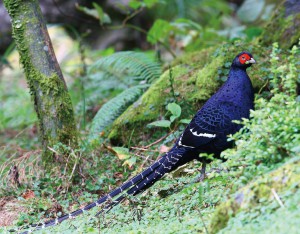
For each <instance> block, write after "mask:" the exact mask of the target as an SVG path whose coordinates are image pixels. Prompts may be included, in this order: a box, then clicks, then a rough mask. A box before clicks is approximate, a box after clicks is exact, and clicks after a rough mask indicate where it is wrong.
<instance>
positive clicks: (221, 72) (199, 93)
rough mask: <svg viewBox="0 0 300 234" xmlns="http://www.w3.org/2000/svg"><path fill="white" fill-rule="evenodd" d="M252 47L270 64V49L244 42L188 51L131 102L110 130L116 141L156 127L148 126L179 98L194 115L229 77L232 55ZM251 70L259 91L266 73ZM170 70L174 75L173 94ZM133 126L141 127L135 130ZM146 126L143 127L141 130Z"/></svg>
mask: <svg viewBox="0 0 300 234" xmlns="http://www.w3.org/2000/svg"><path fill="white" fill-rule="evenodd" d="M243 50H248V51H251V52H252V53H253V55H254V57H255V59H256V60H257V61H258V63H259V64H260V67H262V66H268V60H267V59H266V58H267V56H268V55H269V51H268V50H267V49H264V48H261V47H259V46H255V45H253V44H245V43H243V42H235V43H234V44H232V43H228V44H224V45H221V46H219V47H218V48H217V49H216V48H213V49H212V48H210V49H207V50H203V51H198V52H193V53H190V54H185V55H184V56H183V57H182V58H178V59H176V60H175V62H174V63H173V67H172V68H171V69H170V70H167V71H165V72H164V74H163V75H162V76H161V77H160V78H159V79H158V80H157V81H156V82H155V83H154V84H153V85H152V86H151V87H150V88H149V89H148V90H147V91H146V92H145V93H144V95H143V96H142V97H141V99H140V100H139V101H138V102H136V103H134V104H133V105H131V106H130V107H129V108H128V109H127V110H126V111H125V112H124V113H123V114H122V115H121V116H120V117H119V118H118V119H117V120H116V121H115V122H114V123H113V126H112V128H111V132H110V134H109V138H110V139H111V140H112V141H113V143H117V144H126V143H128V138H129V136H130V135H131V134H132V132H133V131H134V134H133V138H132V139H131V140H133V142H134V143H138V142H139V141H140V140H141V139H143V137H144V135H148V134H151V133H152V132H153V130H151V129H148V128H145V126H146V125H147V124H148V123H150V122H152V121H155V120H158V119H161V118H164V115H165V114H166V108H165V106H166V105H167V104H168V103H169V102H174V101H175V102H177V103H179V104H180V105H181V107H182V108H183V116H182V117H183V118H191V117H192V116H193V115H194V113H195V112H196V111H197V109H199V108H200V107H201V106H202V105H203V104H204V103H205V102H206V100H207V99H208V98H209V97H210V96H211V95H212V94H213V93H214V92H216V90H217V89H218V88H219V87H220V85H221V84H222V83H223V81H224V80H225V79H226V78H227V75H228V72H229V68H230V65H231V62H232V60H233V58H234V57H235V56H236V55H237V54H238V53H239V52H241V51H243ZM253 67H254V68H253V69H252V68H251V70H252V71H249V75H250V77H251V78H252V82H253V86H254V88H255V89H256V91H258V90H259V89H260V88H261V87H262V86H263V84H264V80H265V79H266V78H267V74H266V73H265V72H264V71H263V70H262V69H258V68H256V67H255V66H253ZM170 73H172V77H173V79H174V84H173V88H174V91H175V93H177V94H178V95H177V96H176V97H174V96H173V94H172V89H171V82H170ZM134 129H139V131H135V130H134ZM141 129H143V130H141Z"/></svg>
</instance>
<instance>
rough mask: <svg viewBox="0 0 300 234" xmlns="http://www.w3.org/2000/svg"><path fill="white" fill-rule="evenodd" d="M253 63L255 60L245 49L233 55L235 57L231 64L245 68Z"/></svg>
mask: <svg viewBox="0 0 300 234" xmlns="http://www.w3.org/2000/svg"><path fill="white" fill-rule="evenodd" d="M253 63H255V60H254V59H253V56H252V54H250V53H249V52H247V51H243V52H241V53H239V54H238V55H237V56H236V57H235V59H234V60H233V62H232V66H234V67H240V68H243V69H246V68H248V67H250V66H251V65H252V64H253Z"/></svg>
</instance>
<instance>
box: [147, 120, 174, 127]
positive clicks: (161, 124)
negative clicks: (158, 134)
mask: <svg viewBox="0 0 300 234" xmlns="http://www.w3.org/2000/svg"><path fill="white" fill-rule="evenodd" d="M147 126H149V127H162V128H169V127H170V126H171V122H170V121H169V120H158V121H154V122H152V123H149V124H148V125H147Z"/></svg>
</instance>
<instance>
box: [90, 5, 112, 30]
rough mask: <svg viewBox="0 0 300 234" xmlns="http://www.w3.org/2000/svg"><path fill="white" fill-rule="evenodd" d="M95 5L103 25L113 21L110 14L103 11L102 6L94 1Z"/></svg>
mask: <svg viewBox="0 0 300 234" xmlns="http://www.w3.org/2000/svg"><path fill="white" fill-rule="evenodd" d="M93 7H94V8H95V9H96V11H97V13H98V18H99V21H100V24H101V25H103V24H110V23H111V19H110V17H109V15H108V14H106V13H105V12H104V11H103V9H102V7H101V6H99V5H98V4H97V3H95V2H93Z"/></svg>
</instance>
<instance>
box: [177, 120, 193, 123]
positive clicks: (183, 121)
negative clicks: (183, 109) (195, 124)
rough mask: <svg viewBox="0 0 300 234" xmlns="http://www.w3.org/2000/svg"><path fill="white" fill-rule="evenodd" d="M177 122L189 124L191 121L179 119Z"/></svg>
mask: <svg viewBox="0 0 300 234" xmlns="http://www.w3.org/2000/svg"><path fill="white" fill-rule="evenodd" d="M179 122H180V123H183V124H189V123H190V122H191V119H181V120H180V121H179Z"/></svg>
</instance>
